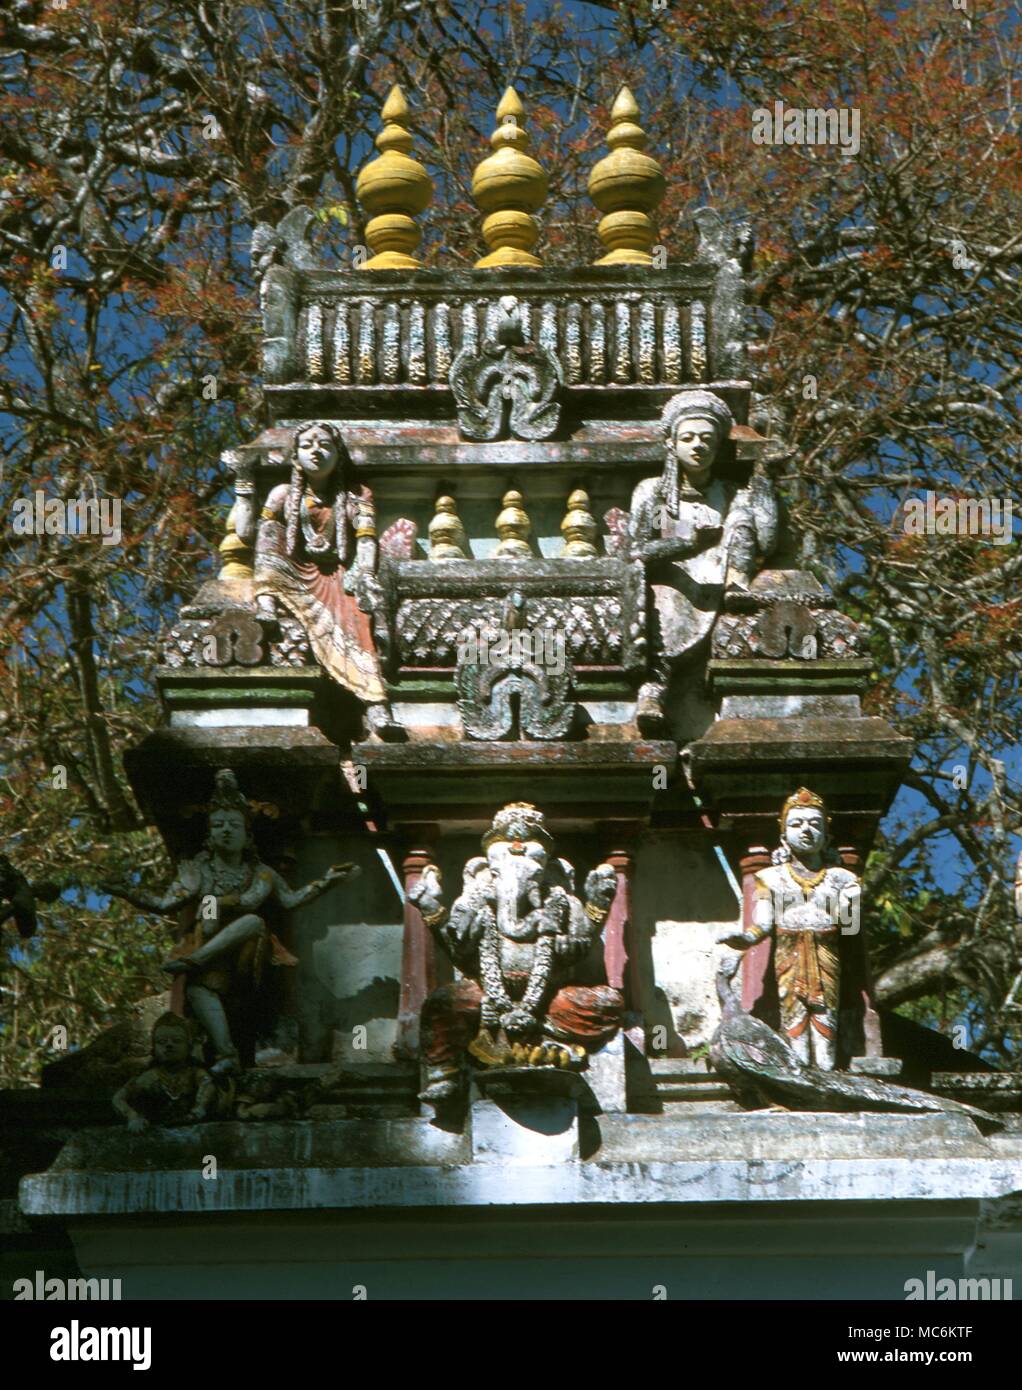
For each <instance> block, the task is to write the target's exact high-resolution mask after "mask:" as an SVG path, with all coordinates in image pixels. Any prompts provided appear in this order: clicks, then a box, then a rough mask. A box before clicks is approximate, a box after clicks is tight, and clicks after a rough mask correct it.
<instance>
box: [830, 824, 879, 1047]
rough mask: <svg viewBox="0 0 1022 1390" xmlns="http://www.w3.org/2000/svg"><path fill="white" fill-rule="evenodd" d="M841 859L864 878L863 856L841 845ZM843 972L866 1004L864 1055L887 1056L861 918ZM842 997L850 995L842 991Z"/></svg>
mask: <svg viewBox="0 0 1022 1390" xmlns="http://www.w3.org/2000/svg"><path fill="white" fill-rule="evenodd" d="M838 858H839V859H840V860H841V866H842V868H845V869H848V870H849V871H850V872H851V873H853V874H855V875H856V876H857V877H859V878H860V879H861V878H862V871H863V868H864V865H863V861H862V855H861V854H860V853H859V851H858V850H856V849H853V848H852V847H851V846H849V845H841V846H840V847H839V849H838ZM841 969H842V970H843V971H844V970H847V971H848V972H849V975H850V978H851V984H852V989H851V991H850V993H851V994H852V995H854V997H855V998H857V999H859V1000H861V1002H862V1032H863V1039H864V1053H865V1056H867V1057H882V1056H883V1055H884V1045H883V1040H882V1038H881V1036H880V1015H879V1014H878V1013H877V1011H876V1007H875V1005H874V1003H873V979H872V975H871V973H870V968H869V950H868V949H867V946H866V932H865V930H864V928H863V926H862V922H861V919H860V924H859V930H858V932H857V933H855V935H848V936H846V935H844V934H842V937H841ZM842 994H845V997H846V998H848V997H849V996H848V994H847V993H846V991H845V990H844V989H842Z"/></svg>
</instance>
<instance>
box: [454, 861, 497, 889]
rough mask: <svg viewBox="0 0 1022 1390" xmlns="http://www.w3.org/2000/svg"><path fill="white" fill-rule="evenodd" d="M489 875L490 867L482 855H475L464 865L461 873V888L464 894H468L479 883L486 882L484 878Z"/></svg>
mask: <svg viewBox="0 0 1022 1390" xmlns="http://www.w3.org/2000/svg"><path fill="white" fill-rule="evenodd" d="M489 873H490V866H489V864H488V863H487V862H486V859H485V857H484V856H483V855H481V854H477V855H475V856H474V857H473V858H472V859H469V860H467V861H466V863H465V868H464V869H463V871H462V882H461V886H462V889H463V890H464V892H466V893H470V892H471V891H472V889H473V888H476V887H478V886H479V885H480V883H485V882H486V876H488V875H489Z"/></svg>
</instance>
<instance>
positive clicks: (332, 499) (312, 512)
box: [234, 421, 404, 739]
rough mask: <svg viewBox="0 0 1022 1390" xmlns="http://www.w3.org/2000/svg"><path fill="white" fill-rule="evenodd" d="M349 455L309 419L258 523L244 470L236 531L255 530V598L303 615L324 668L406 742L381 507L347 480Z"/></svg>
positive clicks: (374, 722)
mask: <svg viewBox="0 0 1022 1390" xmlns="http://www.w3.org/2000/svg"><path fill="white" fill-rule="evenodd" d="M347 458H348V455H347V451H346V449H345V448H344V444H343V441H342V439H341V435H340V433H339V431H338V430H337V428H336V426H334V425H331V424H324V423H322V422H320V421H315V422H313V423H310V424H306V425H300V426H299V427H298V428H297V429H296V430H295V432H294V435H293V437H292V440H291V451H290V463H291V479H290V482H287V483H281V484H280V485H279V486H278V487H275V488H273V489H272V490H271V491H270V493H269V495H268V496H267V498H266V505H265V506H264V507H263V509H262V514H261V517H260V520H259V525H258V529H256V525H255V518H254V515H253V500H252V499H253V495H254V485H253V484H252V482H251V480H249V479H246V478H245V477H243V476H239V479H238V483H237V489H236V490H237V501H236V502H235V508H234V517H235V529H236V530H237V533H238V535H239V536H240V537H241V538H242V539H243V540H251V538H252V537H253V535H254V537H255V575H254V583H255V590H256V598H257V602H258V604H259V608H260V611H261V612H262V613H263V614H264V615H265V616H267V617H269V618H273V617H275V615H276V612H277V604H282V605H283V607H284V608H285V609H286V610H287V611H288V612H289V613H290V614H291V615H292V616H293V617H295V618H296V619H297V620H298V621H299V622H300V623H301V624H302V626H303V627H304V629H305V631H306V633H307V634H308V638H309V643H310V645H311V646H312V650H313V652H314V653H315V655H316V659H317V660H318V661H319V663H320V665H321V666H322V667H323V669H324V670H325V671H326V672H327V674H328V675H330V676H331V677H332V678H333V679H334V680H335V681H337V683H338V684H339V685H342V686H344V688H345V689H346V690H350V691H351V693H352V694H353V695H355V696H357V697H358V699H359V700H361V701H362V702H363V703H364V704H365V706H366V720H367V723H368V725H369V730H370V732H371V733H376V734H378V735H379V736H380V737H381V738H387V739H401V738H403V737H404V730H403V727H402V726H401V725H400V724H398V723H395V721H394V719H393V717H392V715H391V711H390V707H389V705H388V703H387V690H386V686H385V685H384V681H383V675H382V673H381V670H380V660H379V654H378V652H377V648H376V643H375V640H374V636H373V626H372V622H371V615H372V614H373V613H374V612H375V611H376V610H377V609H378V608H379V607H380V605H381V603H382V598H383V596H382V591H381V589H380V583H379V580H378V579H377V578H376V570H377V564H378V560H379V549H378V546H377V541H376V510H375V507H374V505H373V498H372V493H371V492H370V491H369V489H368V488H367V487H364V486H363V487H361V488H359V487H356V486H355V485H354V484H353V483H352V482H351V481H350V480H349V479H347V478H346V477H345V465H346V460H347Z"/></svg>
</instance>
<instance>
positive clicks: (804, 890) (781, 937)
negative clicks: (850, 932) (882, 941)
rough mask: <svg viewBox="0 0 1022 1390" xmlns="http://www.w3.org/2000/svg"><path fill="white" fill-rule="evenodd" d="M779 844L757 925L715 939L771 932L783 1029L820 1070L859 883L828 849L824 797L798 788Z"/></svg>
mask: <svg viewBox="0 0 1022 1390" xmlns="http://www.w3.org/2000/svg"><path fill="white" fill-rule="evenodd" d="M780 826H781V845H780V848H779V849H777V850H775V851H774V853H773V855H772V859H773V863H772V864H771V866H770V867H769V868H768V869H761V870H760V871H759V872H758V873H757V874H756V876H755V879H756V897H755V906H754V908H753V919H752V927H751V928H750V930H749V931H745V932H736V931H735V930H734V929H733V928H725V929H724V930H723V931H722V932H721V933H720V934H719V936H718V940H719V941H721V942H723V943H725V944H726V945H728V946H734V947H737V948H738V949H739V950H747V949H748V948H749V947H750V946H756V945H758V944H759V942H761V941H764V940H765V939H766V938H767V937H768V936H769V935H770V933H771V932H772V933H773V935H774V972H775V976H776V979H777V997H778V1004H779V1007H780V1016H781V1018H780V1021H781V1031H782V1032H783V1033H784V1035H785V1037H786V1038H787V1039H788V1041H789V1042H790V1044H791V1046H792V1047H793V1048H794V1050H795V1052H796V1053H797V1054H798V1056H799V1058H800V1060H801V1061H803V1062H806V1063H808V1064H809V1065H811V1066H816V1067H819V1068H820V1069H821V1070H823V1071H833V1069H834V1067H835V1065H836V1062H837V1033H838V1001H839V991H840V984H841V965H840V955H839V950H838V945H839V942H840V939H841V936H840V934H841V929H842V927H848V928H852V929H857V927H858V922H859V905H860V899H861V883H860V881H859V879H858V877H857V876H856V875H855V874H853V873H852V872H851V870H850V869H845V868H842V867H841V864H840V863H839V861H838V858H837V855H836V854H834V853H833V852H832V850H831V849H830V837H829V821H828V817H827V808H826V806H825V804H824V801H823V798H822V797H820V796H817V795H816V793H815V792H811V791H808V790H807V789H806V788H805V787H800V788H799V790H798V791H797V792H795V794H794V796H789V797H788V799H787V801H786V802H785V803H784V806H783V808H782V810H781V817H780Z"/></svg>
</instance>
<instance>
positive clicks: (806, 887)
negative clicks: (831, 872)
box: [787, 864, 827, 893]
mask: <svg viewBox="0 0 1022 1390" xmlns="http://www.w3.org/2000/svg"><path fill="white" fill-rule="evenodd" d="M787 869H788V873H789V874H791V876H792V878H793V879H794V880H795V882H796V883H797V884H798V886H799V887H800V888H801V889H802V892H803V893H811V892H812V891H813V889H814V888H819V886H820V884H821V883H822V882H823V880H824V879H825V878H826V877H827V867H826V865H824V867H823V868H822V869H820V870H819V871H818V872H817V873H815V874H809V875H808V877H806V876H805V875H803V874H800V873H798V872H797V871H796V870H795V869H793V868H792V866H791V865H790V864H788V865H787Z"/></svg>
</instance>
